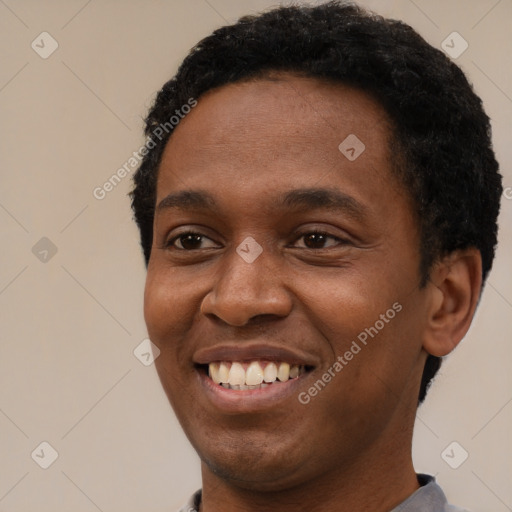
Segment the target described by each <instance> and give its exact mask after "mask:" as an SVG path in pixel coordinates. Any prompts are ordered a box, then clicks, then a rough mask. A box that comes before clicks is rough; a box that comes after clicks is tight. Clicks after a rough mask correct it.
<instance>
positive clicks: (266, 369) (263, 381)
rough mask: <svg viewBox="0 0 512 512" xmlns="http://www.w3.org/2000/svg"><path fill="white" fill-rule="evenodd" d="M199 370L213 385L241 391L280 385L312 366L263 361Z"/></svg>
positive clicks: (214, 365) (227, 363)
mask: <svg viewBox="0 0 512 512" xmlns="http://www.w3.org/2000/svg"><path fill="white" fill-rule="evenodd" d="M199 368H200V369H201V370H202V371H203V372H204V373H205V374H206V375H207V376H208V377H209V378H210V379H211V380H212V381H213V382H214V383H215V384H217V385H219V386H222V387H223V388H226V389H233V390H242V391H244V390H251V389H261V388H264V387H267V386H275V385H280V384H282V383H284V382H287V381H289V380H294V379H298V378H299V377H300V376H301V375H304V374H305V373H307V372H309V371H311V370H312V369H313V367H312V366H306V365H298V364H290V363H287V362H277V361H264V360H253V361H246V362H242V361H215V362H211V363H209V364H208V365H199Z"/></svg>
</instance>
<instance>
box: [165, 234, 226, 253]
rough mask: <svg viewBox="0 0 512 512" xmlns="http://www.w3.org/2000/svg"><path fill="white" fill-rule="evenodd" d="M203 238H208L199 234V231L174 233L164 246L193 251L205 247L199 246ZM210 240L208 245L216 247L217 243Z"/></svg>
mask: <svg viewBox="0 0 512 512" xmlns="http://www.w3.org/2000/svg"><path fill="white" fill-rule="evenodd" d="M203 240H210V239H209V238H208V237H206V236H205V235H201V234H200V233H195V232H194V231H187V232H185V233H180V234H179V235H176V236H175V237H174V238H171V239H170V240H169V241H168V242H167V243H166V244H165V246H166V247H167V248H172V249H177V250H179V251H194V250H198V249H205V248H206V247H201V243H202V242H203ZM210 242H212V244H211V246H210V247H217V245H216V244H215V243H214V242H213V241H212V240H210Z"/></svg>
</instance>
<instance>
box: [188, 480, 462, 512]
mask: <svg viewBox="0 0 512 512" xmlns="http://www.w3.org/2000/svg"><path fill="white" fill-rule="evenodd" d="M417 477H418V483H419V484H420V485H421V487H420V488H419V489H418V490H417V491H416V492H414V493H413V494H411V495H410V496H409V497H408V498H407V499H406V500H405V501H403V502H402V503H400V505H398V506H397V507H395V508H394V509H393V510H391V511H390V512H464V510H463V509H461V508H457V507H454V506H452V505H449V504H448V502H447V501H446V496H445V495H444V492H443V490H442V489H441V487H439V485H437V483H436V480H435V478H434V477H433V476H430V475H424V474H418V475H417ZM200 503H201V490H199V491H197V492H196V493H195V494H194V495H193V496H192V497H191V498H190V500H189V501H188V503H186V504H185V505H183V507H181V508H180V510H179V511H178V512H198V510H199V504H200ZM466 512H467V511H466Z"/></svg>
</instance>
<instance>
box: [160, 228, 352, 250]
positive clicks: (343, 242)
mask: <svg viewBox="0 0 512 512" xmlns="http://www.w3.org/2000/svg"><path fill="white" fill-rule="evenodd" d="M187 235H193V236H200V237H201V238H208V239H209V240H211V239H210V238H209V237H207V236H206V235H203V234H201V233H198V232H196V231H184V232H183V233H180V234H179V235H176V236H175V237H173V238H171V239H170V240H169V241H168V242H167V243H166V244H165V248H166V249H174V250H177V251H186V252H192V251H195V250H200V249H182V248H179V247H174V242H175V241H176V240H178V239H180V238H182V237H185V236H187ZM307 235H322V236H325V237H326V238H331V239H333V240H336V241H337V242H338V245H348V244H349V243H350V242H349V240H347V239H344V238H338V237H336V236H334V235H330V234H329V233H326V232H325V231H320V230H317V229H312V230H310V231H304V232H303V233H299V234H298V236H297V238H296V239H295V241H297V240H300V239H301V238H304V237H305V236H307ZM331 247H332V246H331ZM331 247H320V248H318V249H311V248H310V247H301V249H309V250H312V251H314V250H320V251H321V250H325V249H330V248H331Z"/></svg>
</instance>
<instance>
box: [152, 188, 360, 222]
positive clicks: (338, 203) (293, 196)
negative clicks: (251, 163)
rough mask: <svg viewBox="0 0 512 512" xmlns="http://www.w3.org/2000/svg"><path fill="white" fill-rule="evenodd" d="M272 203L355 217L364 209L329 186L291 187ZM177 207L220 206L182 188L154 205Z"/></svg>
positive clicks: (212, 208) (206, 195)
mask: <svg viewBox="0 0 512 512" xmlns="http://www.w3.org/2000/svg"><path fill="white" fill-rule="evenodd" d="M274 206H275V207H276V208H280V209H288V210H299V209H307V210H320V209H323V210H334V211H342V212H344V213H346V214H348V215H350V216H352V217H354V218H356V219H357V220H361V219H362V218H363V217H364V216H365V212H366V208H365V207H364V206H363V205H362V204H361V203H360V202H359V201H357V200H356V199H354V198H353V197H352V196H349V195H347V194H345V193H343V192H340V191H338V190H335V189H329V188H300V189H295V190H290V191H289V192H286V193H283V194H281V195H279V196H278V197H277V198H276V201H275V202H274ZM169 208H176V209H180V210H187V209H190V210H206V211H209V212H211V213H217V212H218V211H219V207H218V205H217V203H216V201H215V198H214V197H213V196H212V195H211V194H209V193H208V192H206V191H203V190H181V191H179V192H172V193H170V194H169V195H167V196H166V197H164V198H163V199H162V200H161V201H160V202H159V203H158V205H157V207H156V212H157V213H158V212H160V211H162V210H166V209H169Z"/></svg>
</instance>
